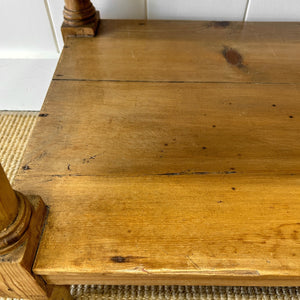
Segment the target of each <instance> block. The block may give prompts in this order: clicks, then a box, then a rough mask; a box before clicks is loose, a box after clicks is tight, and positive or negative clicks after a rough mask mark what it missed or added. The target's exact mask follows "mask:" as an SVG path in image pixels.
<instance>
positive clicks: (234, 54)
mask: <svg viewBox="0 0 300 300" xmlns="http://www.w3.org/2000/svg"><path fill="white" fill-rule="evenodd" d="M222 53H223V56H224V58H225V59H226V61H227V62H228V63H230V64H231V65H234V66H237V67H242V66H243V57H242V56H241V54H240V53H239V52H238V51H237V50H235V49H233V48H229V47H227V46H225V47H224V49H223V52H222Z"/></svg>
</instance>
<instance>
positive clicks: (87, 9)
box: [61, 0, 100, 40]
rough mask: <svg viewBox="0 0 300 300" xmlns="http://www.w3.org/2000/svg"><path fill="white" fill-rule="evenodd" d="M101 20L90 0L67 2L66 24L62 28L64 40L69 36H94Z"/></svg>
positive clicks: (69, 0) (68, 0) (71, 0)
mask: <svg viewBox="0 0 300 300" xmlns="http://www.w3.org/2000/svg"><path fill="white" fill-rule="evenodd" d="M99 19H100V17H99V12H98V11H96V10H95V7H94V6H93V4H92V3H91V1H90V0H65V8H64V23H63V25H62V27H61V31H62V35H63V38H64V40H66V38H67V37H68V36H94V35H95V34H96V31H97V27H98V24H99Z"/></svg>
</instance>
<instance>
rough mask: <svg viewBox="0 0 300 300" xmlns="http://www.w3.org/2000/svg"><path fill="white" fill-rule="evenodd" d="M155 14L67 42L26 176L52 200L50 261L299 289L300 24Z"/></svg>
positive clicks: (72, 268)
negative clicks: (157, 18)
mask: <svg viewBox="0 0 300 300" xmlns="http://www.w3.org/2000/svg"><path fill="white" fill-rule="evenodd" d="M140 23H141V22H138V21H115V22H113V21H105V22H102V24H101V25H102V27H101V28H102V29H101V30H102V31H100V35H99V37H97V38H95V39H69V41H68V43H67V46H66V48H65V49H64V52H63V55H62V58H61V60H60V63H59V65H58V68H57V71H56V73H55V76H54V80H53V82H52V84H51V87H50V89H49V93H48V95H47V98H46V101H45V103H44V106H43V109H42V112H41V115H40V118H39V121H38V122H37V126H36V128H35V130H34V133H33V136H32V138H31V142H30V143H29V146H28V148H27V150H26V154H25V157H24V160H23V164H22V167H21V169H20V171H19V173H18V176H17V178H16V182H15V186H16V188H17V189H19V190H21V191H23V192H25V193H27V194H28V193H30V194H33V193H34V194H36V193H38V194H40V195H41V196H42V197H43V199H44V201H45V202H46V203H47V205H49V207H50V213H49V217H48V220H47V225H46V227H45V231H44V235H43V238H42V241H41V244H40V248H39V252H38V254H37V258H36V262H35V266H34V272H35V273H36V274H39V275H42V276H43V277H44V278H45V279H46V280H47V281H48V282H49V283H52V284H71V283H90V284H93V283H106V284H220V285H228V284H230V285H266V284H267V285H272V284H273V285H299V283H300V281H299V280H300V271H299V270H300V257H299V254H300V244H299V239H300V236H299V233H300V228H299V224H300V220H299V215H300V204H299V203H300V201H299V199H300V198H299V196H300V185H299V181H300V176H299V174H300V142H299V127H300V126H299V125H300V124H299V122H300V121H299V115H300V104H299V92H300V90H299V88H300V87H299V84H298V83H299V82H298V80H299V77H298V73H299V56H298V53H299V51H298V50H299V49H298V47H299V43H298V41H299V34H298V35H296V33H297V32H299V25H298V24H297V23H294V24H247V25H243V24H241V23H229V24H228V23H226V22H225V23H211V22H151V23H149V24H148V23H147V24H146V25H139V24H140ZM243 26H244V29H243V28H242V27H243ZM225 42H226V43H225ZM122 45H123V46H122ZM224 45H225V46H226V47H227V48H226V49H227V50H228V51H227V52H224V53H223V52H222V47H223V46H224ZM275 46H276V47H275ZM220 47H221V48H220ZM230 49H234V50H230ZM275 49H276V51H275ZM223 50H224V49H223ZM131 51H133V53H131ZM188 51H190V52H188ZM235 51H237V52H238V53H240V54H237V53H236V52H235ZM272 51H275V54H277V55H279V59H278V58H276V57H275V55H269V54H270V53H272ZM150 54H152V55H150ZM267 54H268V55H267ZM239 55H241V56H239ZM133 56H134V57H133ZM196 57H197V60H196ZM241 59H242V60H241ZM228 60H229V61H231V62H235V64H232V63H230V62H228ZM246 71H247V72H246ZM248 71H249V72H248ZM106 81H112V82H106ZM174 81H176V82H174ZM178 81H180V82H178Z"/></svg>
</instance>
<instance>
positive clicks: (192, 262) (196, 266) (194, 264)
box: [186, 255, 200, 270]
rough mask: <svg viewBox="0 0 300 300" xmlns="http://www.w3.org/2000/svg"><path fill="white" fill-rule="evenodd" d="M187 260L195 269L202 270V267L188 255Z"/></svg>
mask: <svg viewBox="0 0 300 300" xmlns="http://www.w3.org/2000/svg"><path fill="white" fill-rule="evenodd" d="M186 258H187V259H188V260H189V261H190V262H191V264H192V265H193V266H194V268H195V269H197V270H200V267H199V266H198V265H197V264H196V263H195V262H194V261H193V260H192V259H191V258H190V257H189V256H188V255H186Z"/></svg>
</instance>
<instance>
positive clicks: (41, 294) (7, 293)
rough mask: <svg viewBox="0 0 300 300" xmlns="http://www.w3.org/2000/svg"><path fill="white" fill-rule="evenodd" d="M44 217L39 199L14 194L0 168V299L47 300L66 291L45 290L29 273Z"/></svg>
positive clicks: (45, 287) (43, 208) (50, 288)
mask: <svg viewBox="0 0 300 300" xmlns="http://www.w3.org/2000/svg"><path fill="white" fill-rule="evenodd" d="M45 216H46V207H45V205H44V203H43V201H42V199H41V198H40V197H38V196H28V197H25V196H24V195H22V194H21V193H19V192H15V191H14V190H13V189H12V188H11V186H10V184H9V181H8V179H7V177H6V175H5V174H4V171H3V169H2V166H1V165H0V296H2V297H8V298H23V299H49V297H52V296H51V295H52V294H55V293H56V294H57V293H58V291H59V293H61V291H63V290H65V288H59V290H58V289H54V288H53V287H52V286H47V285H46V283H45V282H44V280H43V279H42V278H41V277H39V276H35V275H34V274H33V273H32V271H31V270H32V265H33V261H34V258H35V255H36V251H37V248H38V243H39V240H40V237H41V232H42V228H43V225H44V220H45ZM64 293H65V292H64ZM65 295H66V293H65ZM70 297H71V296H70ZM50 299H54V298H53V297H52V298H50ZM60 299H61V298H60ZM63 299H68V298H63ZM69 299H70V298H69Z"/></svg>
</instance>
